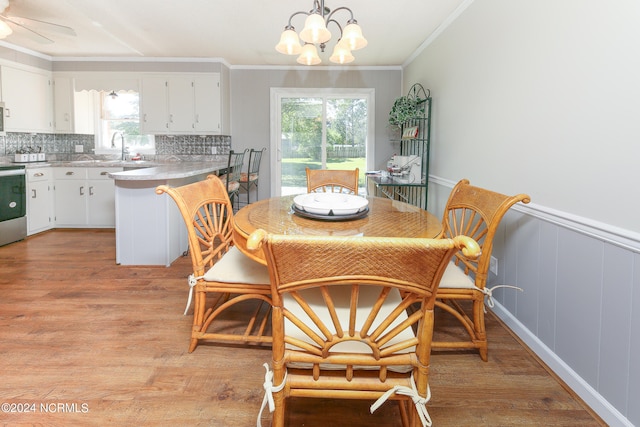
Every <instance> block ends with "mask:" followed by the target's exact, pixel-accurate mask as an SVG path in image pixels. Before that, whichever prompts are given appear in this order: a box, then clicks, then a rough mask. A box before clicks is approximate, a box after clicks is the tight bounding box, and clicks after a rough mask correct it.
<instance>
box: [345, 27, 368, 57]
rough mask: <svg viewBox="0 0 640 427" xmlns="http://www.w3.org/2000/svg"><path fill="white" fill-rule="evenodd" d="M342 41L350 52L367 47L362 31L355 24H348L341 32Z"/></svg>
mask: <svg viewBox="0 0 640 427" xmlns="http://www.w3.org/2000/svg"><path fill="white" fill-rule="evenodd" d="M342 40H345V41H346V43H347V44H348V46H349V49H351V50H358V49H362V48H363V47H365V46H366V45H367V43H368V42H367V39H365V38H364V37H363V36H362V29H361V28H360V25H358V24H356V23H351V24H348V25H347V26H346V27H344V30H343V31H342Z"/></svg>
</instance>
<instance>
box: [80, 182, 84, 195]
mask: <svg viewBox="0 0 640 427" xmlns="http://www.w3.org/2000/svg"><path fill="white" fill-rule="evenodd" d="M80 195H81V196H84V185H82V186H80Z"/></svg>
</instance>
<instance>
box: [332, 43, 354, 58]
mask: <svg viewBox="0 0 640 427" xmlns="http://www.w3.org/2000/svg"><path fill="white" fill-rule="evenodd" d="M354 59H355V58H354V56H353V55H352V54H351V50H349V46H348V45H347V44H346V43H344V42H343V39H340V41H339V42H338V43H337V44H336V46H335V47H334V48H333V53H332V54H331V56H330V57H329V61H331V62H334V63H336V64H348V63H349V62H351V61H353V60H354Z"/></svg>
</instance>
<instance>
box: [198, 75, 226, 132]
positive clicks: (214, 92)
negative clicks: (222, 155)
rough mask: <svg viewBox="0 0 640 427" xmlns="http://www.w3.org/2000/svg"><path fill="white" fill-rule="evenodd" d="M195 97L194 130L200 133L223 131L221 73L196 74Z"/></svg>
mask: <svg viewBox="0 0 640 427" xmlns="http://www.w3.org/2000/svg"><path fill="white" fill-rule="evenodd" d="M193 85H194V97H195V100H194V102H195V125H194V130H195V131H196V132H199V133H220V132H221V131H222V126H221V123H220V122H221V120H222V115H221V111H222V103H221V101H220V100H221V97H220V74H213V75H206V76H196V77H195V78H194V79H193Z"/></svg>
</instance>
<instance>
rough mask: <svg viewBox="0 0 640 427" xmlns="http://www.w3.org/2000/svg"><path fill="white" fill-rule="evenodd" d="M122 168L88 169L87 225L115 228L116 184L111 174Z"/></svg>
mask: <svg viewBox="0 0 640 427" xmlns="http://www.w3.org/2000/svg"><path fill="white" fill-rule="evenodd" d="M121 170H122V168H87V178H88V179H87V187H88V190H87V191H88V193H87V223H88V225H90V226H91V227H115V225H116V193H115V182H114V180H113V179H111V178H109V173H110V172H119V171H121Z"/></svg>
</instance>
